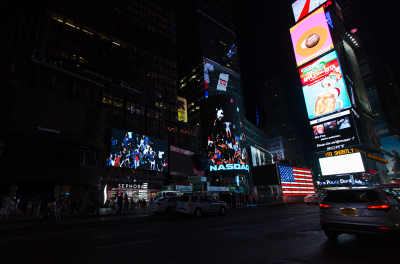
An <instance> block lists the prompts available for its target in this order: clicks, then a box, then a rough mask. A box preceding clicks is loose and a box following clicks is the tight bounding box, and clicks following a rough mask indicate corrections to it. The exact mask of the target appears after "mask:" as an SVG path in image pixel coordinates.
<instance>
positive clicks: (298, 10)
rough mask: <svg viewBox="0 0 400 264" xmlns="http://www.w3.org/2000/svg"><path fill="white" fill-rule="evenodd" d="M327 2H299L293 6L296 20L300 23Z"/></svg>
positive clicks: (308, 0) (303, 0)
mask: <svg viewBox="0 0 400 264" xmlns="http://www.w3.org/2000/svg"><path fill="white" fill-rule="evenodd" d="M326 1H327V0H297V1H296V2H294V3H293V4H292V8H293V14H294V20H295V22H297V21H299V20H300V19H302V18H303V17H305V16H307V15H308V14H309V13H311V12H312V11H313V10H315V9H317V8H318V7H319V6H320V5H322V4H323V3H325V2H326Z"/></svg>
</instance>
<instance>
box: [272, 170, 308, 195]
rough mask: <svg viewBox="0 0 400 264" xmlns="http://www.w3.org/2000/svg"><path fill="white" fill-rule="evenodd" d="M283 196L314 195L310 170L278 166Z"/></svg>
mask: <svg viewBox="0 0 400 264" xmlns="http://www.w3.org/2000/svg"><path fill="white" fill-rule="evenodd" d="M279 175H280V178H281V184H282V192H283V195H307V194H311V193H315V190H314V182H313V178H312V173H311V170H310V169H303V168H295V167H290V166H282V165H279Z"/></svg>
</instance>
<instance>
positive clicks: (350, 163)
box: [319, 153, 365, 176]
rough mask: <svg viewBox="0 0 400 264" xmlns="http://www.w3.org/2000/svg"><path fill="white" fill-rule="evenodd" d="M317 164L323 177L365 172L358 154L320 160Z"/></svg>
mask: <svg viewBox="0 0 400 264" xmlns="http://www.w3.org/2000/svg"><path fill="white" fill-rule="evenodd" d="M319 164H320V166H321V172H322V175H323V176H327V175H338V174H343V173H357V172H365V168H364V163H363V161H362V158H361V154H360V153H353V154H348V155H342V156H334V157H328V158H320V159H319Z"/></svg>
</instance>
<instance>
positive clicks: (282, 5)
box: [233, 0, 400, 145]
mask: <svg viewBox="0 0 400 264" xmlns="http://www.w3.org/2000/svg"><path fill="white" fill-rule="evenodd" d="M233 2H234V12H235V19H236V22H235V24H236V31H237V35H238V50H239V56H240V64H241V74H242V87H243V91H244V97H245V105H246V112H247V116H246V117H247V119H248V120H250V121H251V122H252V123H253V124H256V109H255V107H256V106H257V107H258V114H259V116H260V122H261V123H260V126H259V127H260V128H261V127H263V126H264V125H265V114H264V108H263V103H262V97H261V93H262V90H261V89H262V86H263V84H264V82H265V80H267V79H268V78H271V77H278V78H279V80H280V82H281V83H282V85H283V86H284V87H285V88H286V91H287V93H288V94H289V95H288V96H287V99H288V104H289V111H290V112H291V113H292V121H293V122H294V123H295V125H296V126H297V128H298V129H299V131H300V132H301V134H302V135H303V140H304V141H305V143H310V142H311V141H312V136H310V130H309V127H308V124H309V122H308V118H307V113H306V107H305V102H304V97H303V93H302V89H301V83H300V78H299V76H298V72H297V68H296V63H295V57H294V52H293V48H292V44H291V37H290V33H289V29H290V28H291V27H292V26H293V25H294V24H295V22H294V16H293V12H292V2H293V1H291V0H287V1H286V0H276V1H272V0H268V1H241V0H233ZM366 2H368V3H369V4H370V5H372V4H376V5H382V7H378V6H377V8H376V10H379V11H377V12H376V13H375V14H376V17H372V18H371V21H373V25H374V26H375V29H378V30H382V33H383V34H384V35H387V36H390V37H391V39H392V40H397V39H398V38H399V37H398V36H400V22H399V21H398V15H399V14H400V3H399V2H400V1H398V0H396V1H395V0H388V1H385V3H390V5H389V6H384V7H383V5H384V4H383V3H378V2H381V1H366ZM372 2H373V3H372ZM398 46H399V45H398V42H397V41H390V42H387V43H386V45H385V48H384V49H382V50H380V53H381V55H382V58H383V59H384V62H386V63H388V64H389V65H390V66H391V67H392V69H393V71H394V73H395V75H397V79H399V78H398V74H399V73H400V67H399V66H398V61H400V52H399V50H398ZM307 145H308V144H307Z"/></svg>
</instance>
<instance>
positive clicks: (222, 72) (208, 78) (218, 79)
mask: <svg viewBox="0 0 400 264" xmlns="http://www.w3.org/2000/svg"><path fill="white" fill-rule="evenodd" d="M203 67H204V88H205V90H206V93H207V91H208V89H214V90H218V91H223V92H226V91H227V90H228V89H229V87H233V86H234V85H236V84H233V83H232V81H230V80H231V79H236V78H239V77H240V75H239V74H237V73H236V72H234V71H232V70H230V69H228V68H225V67H223V66H221V65H220V64H218V63H216V62H214V61H212V60H209V59H206V58H204V61H203ZM234 83H237V81H236V82H234ZM228 84H229V87H228ZM207 94H208V93H207ZM206 98H207V95H206Z"/></svg>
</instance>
